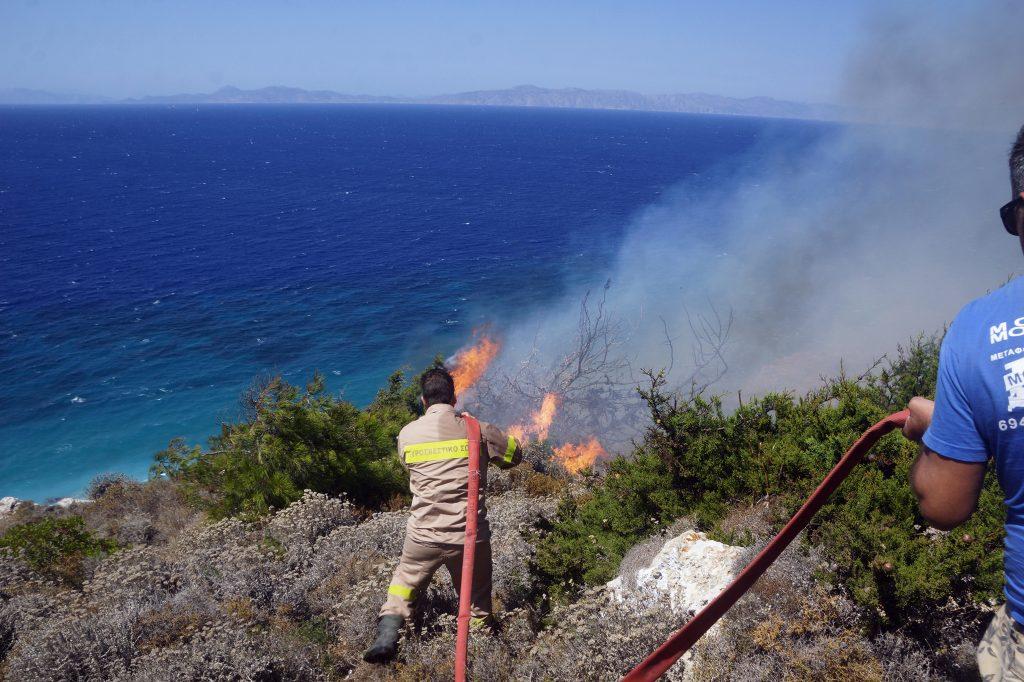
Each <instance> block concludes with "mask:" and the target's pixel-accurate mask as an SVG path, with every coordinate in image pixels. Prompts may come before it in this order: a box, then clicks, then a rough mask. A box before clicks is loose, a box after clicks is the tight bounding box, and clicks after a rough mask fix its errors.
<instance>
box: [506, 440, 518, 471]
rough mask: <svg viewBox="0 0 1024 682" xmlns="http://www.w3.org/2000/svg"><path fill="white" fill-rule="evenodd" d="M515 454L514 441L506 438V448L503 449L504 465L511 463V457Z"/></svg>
mask: <svg viewBox="0 0 1024 682" xmlns="http://www.w3.org/2000/svg"><path fill="white" fill-rule="evenodd" d="M515 454H516V439H515V438H513V437H512V436H509V437H508V447H507V448H505V464H511V463H512V457H513V456H514V455H515Z"/></svg>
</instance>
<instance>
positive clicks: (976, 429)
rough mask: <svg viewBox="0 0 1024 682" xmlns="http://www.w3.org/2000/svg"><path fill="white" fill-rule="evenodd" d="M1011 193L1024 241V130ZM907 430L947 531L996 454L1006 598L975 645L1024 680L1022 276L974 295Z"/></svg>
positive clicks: (973, 498) (915, 476)
mask: <svg viewBox="0 0 1024 682" xmlns="http://www.w3.org/2000/svg"><path fill="white" fill-rule="evenodd" d="M1010 182H1011V184H1012V189H1013V199H1012V200H1011V201H1010V203H1008V204H1006V205H1005V206H1003V207H1002V209H1001V210H1000V215H1001V217H1002V220H1003V226H1004V227H1005V228H1006V231H1007V232H1009V233H1010V234H1012V235H1015V236H1018V238H1019V239H1020V241H1021V248H1022V249H1024V128H1021V130H1020V132H1019V133H1018V135H1017V141H1016V143H1015V144H1014V146H1013V149H1012V150H1011V152H1010ZM903 433H904V435H906V436H907V438H910V439H911V440H915V441H920V442H921V444H922V447H921V454H920V455H919V456H918V458H917V461H915V462H914V466H913V467H912V468H911V470H910V484H911V486H912V487H913V489H914V493H915V494H916V495H917V499H918V502H919V504H920V507H921V515H922V516H924V518H925V519H927V520H928V522H929V523H931V525H933V526H935V527H936V528H939V529H942V530H949V529H951V528H954V527H956V526H958V525H960V524H961V523H963V522H964V521H966V520H967V519H968V518H970V516H971V514H973V513H974V510H975V509H976V508H977V505H978V496H979V494H980V493H981V485H982V480H983V479H984V476H985V468H986V466H987V465H988V462H989V460H992V461H993V463H994V466H995V471H996V474H997V476H998V477H999V483H1000V485H1001V486H1002V488H1003V492H1004V495H1005V500H1006V545H1005V549H1006V552H1005V560H1004V567H1005V574H1006V587H1005V593H1006V604H1005V605H1004V606H1003V607H1002V608H1000V609H999V611H998V612H997V613H996V615H995V617H994V618H993V619H992V624H991V625H989V627H988V630H987V631H986V632H985V637H984V638H983V639H982V641H981V644H980V645H979V646H978V667H979V669H980V671H981V674H982V677H983V678H984V679H985V680H986V681H988V680H1024V278H1017V279H1014V280H1012V281H1011V282H1010V283H1009V284H1007V285H1006V286H1004V287H1002V288H1001V289H999V290H997V291H994V292H993V293H991V294H989V295H987V296H984V297H982V298H979V299H977V300H975V301H972V302H971V303H969V304H968V305H967V306H965V307H964V309H963V310H961V311H960V314H959V315H957V316H956V319H955V320H954V321H953V324H952V325H951V326H950V328H949V331H948V332H947V333H946V338H945V339H944V340H943V342H942V351H941V353H940V355H939V376H938V385H937V387H936V391H935V402H934V403H933V402H932V401H930V400H925V399H924V398H914V399H913V400H912V401H911V402H910V418H909V419H908V420H907V425H906V428H904V430H903Z"/></svg>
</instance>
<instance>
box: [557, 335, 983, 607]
mask: <svg viewBox="0 0 1024 682" xmlns="http://www.w3.org/2000/svg"><path fill="white" fill-rule="evenodd" d="M939 345H940V338H939V337H919V338H917V339H914V340H913V341H912V342H911V344H909V345H908V346H907V347H905V348H903V347H901V348H899V350H898V353H897V356H896V357H895V358H894V359H893V360H890V361H888V362H885V363H878V364H877V365H876V367H875V368H874V371H872V372H869V373H867V374H865V375H863V376H861V377H858V378H856V379H851V378H848V377H845V376H840V377H839V378H837V379H835V380H832V381H828V382H826V383H825V385H824V386H823V387H821V388H820V389H818V390H816V391H812V392H811V393H808V394H807V395H805V396H803V397H800V398H797V397H795V396H793V395H790V394H784V393H772V394H768V395H765V396H764V397H762V398H759V399H756V400H752V401H748V402H747V403H745V404H743V405H740V406H738V407H737V408H736V409H735V410H733V411H731V412H728V411H727V410H725V408H724V407H723V403H722V400H721V399H720V398H717V397H705V396H703V395H687V396H679V395H675V394H673V393H670V392H668V391H667V390H666V387H665V378H664V375H663V374H660V373H655V372H650V373H648V376H649V379H650V384H649V386H648V387H646V388H644V389H642V390H641V391H640V393H641V396H642V397H643V399H644V400H645V401H646V403H647V406H648V409H649V411H650V414H651V422H652V423H651V426H650V428H649V429H648V431H647V433H646V434H645V436H644V439H643V442H642V443H641V444H640V445H639V447H638V449H637V452H636V453H635V454H634V457H633V458H632V459H630V460H625V459H620V460H616V461H615V462H614V463H613V465H612V469H611V473H610V474H609V476H608V477H607V478H605V479H604V481H603V482H601V483H600V484H598V485H597V487H596V488H594V489H593V490H592V491H591V495H590V496H589V497H588V498H584V499H579V500H571V501H568V502H566V503H564V504H563V505H562V507H561V508H560V510H559V514H558V517H557V518H556V520H555V521H554V522H553V524H552V525H551V527H550V528H549V529H547V530H546V532H545V534H544V537H543V538H542V540H541V542H540V545H539V548H538V555H537V570H538V571H539V573H540V574H541V575H542V576H543V577H544V578H545V579H546V580H548V581H550V582H552V583H555V584H558V585H560V586H561V590H562V591H563V592H565V591H566V589H567V588H569V587H574V588H578V587H581V586H582V585H583V584H587V585H595V584H598V583H601V582H605V581H607V580H608V579H609V578H611V577H612V576H614V575H615V573H616V572H617V569H618V565H619V562H620V561H621V559H622V556H623V555H624V553H625V551H626V549H628V548H629V547H630V546H631V545H633V544H635V543H636V542H638V541H639V540H642V539H643V538H644V537H646V536H648V535H651V534H653V533H654V532H656V531H658V530H659V529H660V528H662V527H664V525H665V524H666V523H668V522H670V521H671V520H672V519H673V518H675V517H677V516H680V515H683V514H686V515H689V516H691V517H692V518H694V519H695V520H696V522H697V524H698V526H699V527H701V528H702V529H704V530H708V531H714V530H715V527H716V524H717V523H718V522H719V521H721V520H722V518H723V517H724V516H725V515H726V513H727V512H728V511H729V509H730V508H731V507H733V506H735V505H737V504H744V505H749V504H751V503H753V502H756V501H757V500H760V499H762V498H765V497H773V498H776V499H778V500H781V501H782V502H783V505H782V506H783V508H785V509H786V511H787V512H788V513H792V512H794V511H796V509H797V508H798V507H799V505H800V504H802V503H803V501H804V500H805V499H806V497H807V495H808V494H810V492H811V491H813V490H814V488H815V487H816V486H817V485H818V484H819V483H820V482H821V480H822V479H823V478H824V476H825V475H826V474H827V473H828V471H829V470H830V469H831V468H832V467H833V466H834V465H835V463H836V461H837V460H838V459H839V457H840V456H841V455H842V454H843V453H844V452H845V451H846V449H847V448H848V447H849V446H850V445H851V444H852V443H853V442H854V440H856V438H857V437H858V436H859V435H860V434H861V433H862V432H863V431H864V430H865V429H867V428H868V427H869V426H870V425H871V424H873V423H874V422H876V421H877V420H879V419H881V418H882V417H884V416H885V415H886V414H888V413H889V412H891V411H894V410H897V409H902V408H903V407H904V406H905V405H906V402H907V401H908V400H909V398H910V397H912V396H914V395H919V394H923V395H931V394H933V393H934V389H935V384H934V382H935V371H936V368H937V363H938V350H939ZM879 367H881V369H879ZM916 454H917V447H916V446H915V445H913V444H911V443H909V442H907V441H906V440H904V439H903V438H902V436H900V435H899V434H892V435H889V436H887V437H886V438H884V439H883V440H882V441H881V442H880V443H879V444H878V445H877V446H876V447H875V448H874V450H873V452H872V454H871V456H870V458H869V461H866V462H864V463H862V464H861V465H859V466H858V467H857V468H856V469H855V470H854V471H853V473H851V475H850V476H849V478H847V480H846V482H845V483H844V484H843V485H842V486H841V487H840V488H839V490H838V491H837V492H836V494H835V495H833V497H832V499H831V500H830V502H829V503H828V504H826V505H825V507H824V508H823V509H822V510H821V511H820V512H819V514H818V515H817V516H816V517H815V519H814V520H813V521H812V523H811V525H810V526H809V528H808V531H807V538H808V541H809V542H811V543H812V544H815V545H818V546H819V547H820V548H821V549H822V550H823V551H824V554H825V555H826V556H827V557H829V558H830V559H831V560H832V561H833V563H834V565H835V567H836V568H835V570H834V571H832V572H830V573H829V574H828V575H827V578H828V579H829V580H830V581H831V582H834V583H836V584H838V585H841V586H843V587H844V588H845V589H846V590H847V591H848V592H849V593H850V594H851V595H852V597H853V598H854V599H855V601H857V602H858V603H859V604H861V605H863V606H866V607H869V610H868V612H869V613H872V614H875V615H876V622H877V624H878V625H880V626H904V625H913V624H915V623H917V624H925V623H926V622H927V621H928V619H929V618H931V617H935V614H936V613H938V611H939V610H940V608H941V607H943V606H944V605H945V604H947V602H948V600H949V598H950V597H953V599H954V600H955V601H956V602H958V603H961V604H975V605H978V604H981V603H983V602H985V601H986V600H988V599H992V598H998V595H999V591H1000V587H1001V584H1002V538H1003V512H1002V506H1001V499H1002V496H1001V493H1000V491H999V488H998V484H997V483H996V482H995V480H994V477H992V476H990V477H989V479H988V480H987V482H986V485H985V488H984V492H983V495H982V499H981V502H980V505H979V511H978V513H977V514H975V516H974V517H973V518H972V519H971V521H970V522H969V523H968V524H966V525H965V526H964V528H963V529H960V530H958V531H957V532H956V533H951V534H948V535H941V534H940V535H938V536H935V535H930V534H927V533H926V532H925V525H926V524H925V522H924V521H923V520H922V519H921V517H920V515H919V513H918V508H917V503H916V500H915V499H914V496H913V493H912V492H911V490H910V486H909V484H908V474H909V469H910V466H911V464H912V462H913V460H914V458H915V456H916ZM624 487H625V489H623V488H624ZM784 520H785V519H783V518H780V519H778V522H779V524H780V525H781V523H782V522H783V521H784ZM965 537H966V539H965ZM570 578H571V579H572V581H573V582H572V583H567V582H564V580H565V579H570ZM560 580H562V582H560Z"/></svg>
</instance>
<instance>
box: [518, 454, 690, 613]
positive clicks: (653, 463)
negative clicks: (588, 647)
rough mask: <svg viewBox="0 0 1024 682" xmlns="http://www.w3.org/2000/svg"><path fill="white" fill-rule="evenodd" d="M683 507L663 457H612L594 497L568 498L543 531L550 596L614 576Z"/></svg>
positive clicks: (542, 558)
mask: <svg viewBox="0 0 1024 682" xmlns="http://www.w3.org/2000/svg"><path fill="white" fill-rule="evenodd" d="M682 511H683V506H682V504H681V501H680V498H679V494H678V493H677V491H676V489H675V488H674V487H673V486H672V476H671V473H670V472H669V470H668V467H666V466H665V464H664V463H663V462H662V461H661V460H660V459H658V458H657V457H655V456H653V455H647V454H642V453H641V454H638V455H637V456H636V457H635V458H633V459H632V460H628V461H627V460H625V459H621V458H620V459H616V460H614V461H612V462H611V465H610V467H609V471H608V475H607V476H606V478H605V479H604V484H603V485H601V486H600V487H598V488H597V489H595V490H594V492H593V494H592V496H589V497H585V498H582V499H576V498H573V497H568V498H566V499H565V500H563V501H562V503H561V505H560V506H559V510H558V519H559V520H558V522H556V523H555V524H554V525H552V526H550V527H547V528H546V529H544V537H543V539H542V541H541V542H540V544H539V546H538V552H537V559H536V562H537V568H538V570H539V572H540V574H541V576H542V577H543V582H544V583H545V584H547V585H549V586H550V593H551V596H552V597H553V598H555V599H556V600H558V599H561V598H562V597H565V596H569V595H571V594H573V593H574V592H575V591H576V589H578V588H579V587H582V586H583V585H584V584H587V585H595V584H599V583H602V582H607V581H608V580H610V579H612V578H613V577H614V576H615V571H616V570H617V568H618V565H619V562H620V561H621V560H622V557H623V556H624V555H625V553H626V552H627V551H629V549H630V548H631V547H632V546H633V545H635V544H636V543H637V542H639V541H640V540H642V539H643V538H645V537H647V536H649V535H651V534H652V533H654V532H655V531H657V530H658V529H660V528H663V527H664V526H665V525H666V524H667V523H669V522H670V521H671V520H672V519H674V518H676V517H678V516H679V515H680V514H681V513H682Z"/></svg>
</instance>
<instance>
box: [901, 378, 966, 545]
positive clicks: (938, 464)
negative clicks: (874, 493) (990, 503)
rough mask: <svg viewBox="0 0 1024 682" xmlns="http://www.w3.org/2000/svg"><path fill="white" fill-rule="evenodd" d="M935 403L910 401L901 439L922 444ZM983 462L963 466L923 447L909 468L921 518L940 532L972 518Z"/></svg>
mask: <svg viewBox="0 0 1024 682" xmlns="http://www.w3.org/2000/svg"><path fill="white" fill-rule="evenodd" d="M934 409H935V403H933V402H932V401H931V400H926V399H925V398H914V399H912V400H911V401H910V418H909V419H907V424H906V426H905V427H904V428H903V435H904V436H906V437H907V438H909V439H910V440H912V441H915V442H918V443H920V442H921V439H922V438H923V437H924V433H925V431H927V430H928V427H929V426H930V425H931V421H932V412H933V411H934ZM985 466H986V463H985V462H962V461H958V460H955V459H949V458H948V457H943V456H942V455H941V454H939V453H937V452H934V451H933V450H931V449H929V448H928V446H926V445H924V444H923V443H922V445H921V453H920V454H919V455H918V456H917V459H916V460H915V461H914V465H913V466H912V467H911V468H910V487H911V489H912V490H913V491H914V495H916V496H917V502H918V505H919V506H920V508H921V516H923V517H924V518H925V520H927V521H928V523H929V524H931V525H932V526H934V527H935V528H938V529H939V530H951V529H953V528H956V527H957V526H959V525H960V524H961V523H963V522H965V521H966V520H967V519H969V518H971V515H972V514H973V513H974V510H975V509H977V508H978V497H979V496H980V495H981V485H982V482H983V481H984V479H985Z"/></svg>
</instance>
